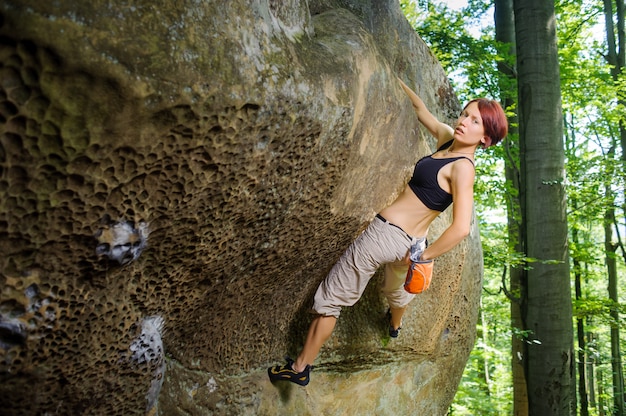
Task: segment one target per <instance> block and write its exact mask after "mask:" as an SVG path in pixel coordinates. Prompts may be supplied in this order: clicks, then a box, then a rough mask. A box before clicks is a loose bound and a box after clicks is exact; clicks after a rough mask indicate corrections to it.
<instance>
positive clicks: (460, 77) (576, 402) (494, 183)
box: [400, 0, 626, 416]
mask: <svg viewBox="0 0 626 416" xmlns="http://www.w3.org/2000/svg"><path fill="white" fill-rule="evenodd" d="M544 1H545V0H544ZM400 3H401V6H402V9H403V11H404V13H405V15H406V16H407V19H408V20H409V22H410V23H411V24H412V25H413V27H414V28H415V30H416V32H417V33H418V35H419V36H420V37H421V38H422V39H424V41H425V42H426V43H427V44H428V45H429V46H430V48H431V50H432V51H433V53H434V54H435V56H436V57H437V58H438V59H439V61H440V62H441V64H442V66H443V67H444V69H445V70H446V72H447V73H448V74H449V76H450V79H451V82H452V83H453V85H454V89H455V91H456V92H457V94H458V95H459V99H460V101H461V102H467V101H469V100H470V99H472V98H475V97H477V96H486V97H489V98H494V99H497V100H499V101H500V102H502V103H504V104H506V105H507V112H508V113H509V115H510V120H511V127H512V128H511V134H510V135H509V137H508V138H507V142H506V144H505V145H503V146H496V147H495V148H490V149H488V150H487V151H485V153H484V154H482V155H479V156H478V157H477V178H478V181H477V184H476V188H475V193H476V195H475V200H476V212H477V218H478V221H479V222H480V230H481V239H482V244H483V249H484V258H485V279H484V292H483V296H482V304H481V314H480V322H479V326H478V337H477V342H476V345H475V348H474V350H473V351H472V354H471V357H470V360H469V361H468V364H467V366H466V369H465V373H464V376H463V379H462V381H461V384H460V386H459V390H458V392H457V394H456V397H455V401H454V403H453V404H452V406H451V408H450V413H449V414H450V415H483V416H485V415H515V416H524V415H528V414H533V412H532V404H531V408H530V410H529V408H528V404H527V403H528V402H531V403H532V401H533V395H534V394H535V391H534V390H530V389H529V390H527V380H526V379H525V377H527V376H528V375H527V374H524V371H526V372H530V371H532V370H529V369H528V366H526V367H524V365H523V362H524V358H525V354H526V353H527V349H528V348H539V350H540V347H541V346H542V340H541V339H539V338H537V337H534V336H533V334H532V332H533V331H532V330H531V329H529V328H526V327H524V325H523V323H524V322H523V321H524V320H523V319H521V320H520V319H519V317H518V316H516V314H519V313H520V312H519V310H520V305H524V296H525V292H524V288H523V286H524V282H525V281H524V273H525V271H528V270H532V269H533V268H534V267H538V265H539V264H540V263H542V262H543V263H546V261H545V260H538V259H536V258H532V257H530V256H528V254H527V250H524V245H523V244H520V241H519V236H518V232H519V230H518V229H517V228H516V227H518V226H519V225H520V223H522V222H523V221H524V219H523V215H521V213H520V207H519V193H520V188H519V187H520V184H519V175H520V159H523V157H524V156H523V152H520V151H519V149H520V143H519V136H518V135H517V131H518V130H517V127H518V124H517V123H518V121H517V118H516V116H517V111H518V104H517V96H518V91H517V85H516V81H517V79H516V78H517V77H516V75H517V71H516V56H515V55H516V53H515V51H516V49H515V45H514V44H511V42H502V40H501V39H502V38H501V36H500V35H497V34H496V23H497V20H498V14H495V13H494V11H495V10H494V6H498V7H500V9H501V10H499V12H500V15H501V13H502V9H503V8H504V7H507V8H511V9H513V0H507V1H497V0H496V1H494V0H467V1H462V0H458V1H437V0H400ZM519 3H527V4H526V5H525V6H527V7H528V6H529V4H528V3H532V1H530V2H524V1H519ZM517 7H520V6H519V5H517ZM550 7H552V5H550ZM494 17H495V19H494ZM554 17H555V22H556V43H557V50H558V66H559V68H558V71H559V74H560V77H559V78H560V94H561V108H560V109H559V110H560V112H559V113H558V114H560V115H561V116H562V126H563V130H562V136H563V142H562V143H563V144H562V147H563V148H562V153H563V160H564V168H565V181H564V184H563V187H564V189H565V200H566V207H565V211H566V218H565V220H566V225H567V230H568V232H567V234H568V235H567V239H568V245H567V250H568V252H569V259H568V260H566V262H568V263H569V270H568V272H567V273H569V283H570V284H569V287H570V295H571V304H569V303H568V302H563V303H564V305H562V307H563V310H564V313H565V315H564V316H566V317H567V319H568V320H569V319H570V318H569V316H572V318H573V319H571V321H572V322H571V334H570V335H571V338H572V339H573V346H572V351H573V354H572V360H571V369H572V371H571V375H570V376H571V381H570V383H571V391H572V395H571V398H570V399H569V406H570V408H569V410H567V411H566V412H564V413H562V414H567V413H569V414H572V415H574V414H576V415H582V416H587V415H594V416H595V415H597V416H604V415H619V416H624V415H625V413H624V412H625V410H624V402H625V401H626V397H625V392H624V376H623V374H624V361H625V360H624V359H622V353H621V352H622V351H626V341H625V340H624V339H623V338H622V337H620V331H621V333H623V332H624V330H625V329H626V320H624V319H623V316H624V314H625V313H626V307H625V305H626V302H625V299H624V294H625V293H626V283H625V282H624V280H625V279H624V278H623V277H622V276H624V270H625V268H626V266H625V264H626V250H625V247H624V242H623V238H624V236H625V235H626V228H625V212H626V203H625V199H624V195H625V191H626V188H625V187H624V183H625V173H624V172H625V169H624V166H625V164H626V156H625V152H624V150H625V147H626V128H625V127H626V109H625V106H624V104H625V102H626V72H625V71H624V70H623V65H624V63H623V62H624V49H625V45H624V37H625V34H624V17H625V16H624V1H623V0H614V1H611V0H557V1H555V2H554ZM500 24H502V22H500ZM518 29H519V28H518ZM496 39H498V40H496ZM518 42H519V39H518ZM517 46H518V47H520V46H521V45H517ZM518 50H519V49H518ZM546 64H548V63H546ZM418 92H419V91H418ZM521 148H522V149H523V146H521ZM522 170H523V169H522ZM516 230H517V232H516ZM540 231H541V230H539V231H538V232H540ZM546 238H549V236H546ZM525 251H526V252H525ZM555 262H556V261H555ZM520 276H521V277H520ZM520 279H521V284H520V282H519V280H520ZM545 284H546V286H547V285H550V284H551V281H549V280H547V281H546V282H545ZM522 309H523V308H522ZM516 311H517V312H516ZM568 311H570V312H569V313H570V314H571V315H569V316H568V315H567V312H568ZM521 315H522V318H523V312H522V313H521ZM545 318H546V320H549V319H550V318H551V317H550V316H546V317H545ZM520 365H521V368H522V370H521V373H522V374H521V375H520V374H515V373H516V371H515V370H514V368H515V367H516V366H520ZM524 368H525V370H524ZM520 403H521V404H520ZM524 403H525V404H524Z"/></svg>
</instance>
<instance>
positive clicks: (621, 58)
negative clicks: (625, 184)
mask: <svg viewBox="0 0 626 416" xmlns="http://www.w3.org/2000/svg"><path fill="white" fill-rule="evenodd" d="M615 5H616V18H617V30H615V28H614V27H613V5H612V2H611V1H610V0H604V20H605V23H606V35H607V37H606V39H607V59H608V61H609V64H610V65H611V66H612V69H611V75H612V76H613V80H614V81H618V80H619V78H620V75H621V74H622V73H623V71H624V67H625V66H626V57H625V56H626V33H625V28H624V14H625V13H626V11H625V10H624V0H616V1H615ZM615 32H617V42H616V38H615ZM622 97H623V96H622ZM618 104H620V105H622V106H623V105H626V100H624V99H623V98H620V99H619V100H618ZM619 132H620V143H621V147H622V168H623V169H622V172H624V171H626V152H625V151H626V121H625V120H624V119H623V118H622V119H621V120H620V123H619ZM622 174H623V173H622ZM607 194H608V196H610V195H612V190H611V189H610V184H607ZM622 208H623V211H626V206H623V207H622ZM614 223H615V209H614V208H610V209H609V210H607V212H606V215H605V224H604V235H605V250H606V264H607V273H608V278H609V287H608V290H609V298H610V299H611V300H612V301H613V302H614V305H617V303H618V302H619V296H618V292H617V287H618V282H617V264H616V251H617V246H616V245H615V244H614V243H613V227H614ZM610 314H611V367H612V370H613V371H612V373H613V413H614V414H615V415H618V416H624V415H625V414H626V409H625V406H624V401H625V397H624V394H625V392H624V375H623V371H622V358H621V352H620V333H619V311H618V309H617V307H616V306H613V307H612V308H611V312H610Z"/></svg>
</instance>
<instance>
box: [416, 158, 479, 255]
mask: <svg viewBox="0 0 626 416" xmlns="http://www.w3.org/2000/svg"><path fill="white" fill-rule="evenodd" d="M474 177H475V171H474V165H472V164H471V163H470V162H469V161H466V160H463V159H461V160H459V161H458V162H455V163H453V166H452V171H451V174H450V187H451V189H450V190H451V193H452V199H453V201H454V203H453V204H452V224H450V226H449V227H448V228H447V229H446V230H445V231H444V232H443V233H442V234H441V236H440V237H439V238H438V239H437V240H436V241H435V242H434V243H433V244H431V245H430V246H428V248H427V249H426V250H425V251H424V253H423V254H422V259H423V260H430V259H434V258H435V257H438V256H440V255H442V254H444V253H446V252H447V251H450V250H451V249H453V248H454V247H455V246H456V245H457V244H459V243H460V242H461V241H462V240H463V239H464V238H465V237H467V235H468V234H469V232H470V228H471V224H472V214H473V213H474Z"/></svg>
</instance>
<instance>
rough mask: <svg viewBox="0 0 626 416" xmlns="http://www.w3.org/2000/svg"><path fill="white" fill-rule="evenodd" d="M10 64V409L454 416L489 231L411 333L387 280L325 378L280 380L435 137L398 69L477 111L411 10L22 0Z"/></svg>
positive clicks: (352, 313)
mask: <svg viewBox="0 0 626 416" xmlns="http://www.w3.org/2000/svg"><path fill="white" fill-rule="evenodd" d="M157 4H158V5H157ZM0 58H1V59H0V62H1V63H0V123H1V124H0V128H1V131H0V134H1V136H0V252H1V253H2V256H1V257H0V267H1V270H0V272H1V274H0V286H1V292H0V353H1V359H0V407H1V408H2V409H3V414H7V415H13V414H20V415H21V414H27V415H35V414H75V415H78V414H85V415H87V414H89V415H98V414H103V415H116V414H119V415H129V414H142V413H146V414H163V415H177V414H181V415H182V414H194V415H206V414H215V415H232V414H248V415H253V414H259V415H275V414H301V415H310V414H313V415H318V414H319V415H321V414H324V415H351V414H354V415H361V414H377V415H385V414H416V415H442V414H445V413H446V410H447V408H448V406H449V404H450V402H451V401H452V399H453V396H454V392H455V390H456V387H457V385H458V382H459V379H460V376H461V374H462V371H463V368H464V365H465V361H466V360H467V357H468V355H469V351H470V350H471V347H472V344H473V341H474V327H475V322H476V315H477V308H478V299H479V296H480V287H481V276H482V270H481V258H482V256H481V251H480V244H479V240H478V233H477V231H476V229H474V230H473V232H472V235H471V236H470V237H469V238H467V239H466V240H465V241H464V242H463V243H462V244H461V245H460V246H459V247H457V248H456V249H455V250H454V251H453V252H451V253H449V254H447V255H445V256H442V257H441V258H440V259H438V261H437V264H436V267H435V274H436V277H435V279H434V281H433V284H432V287H431V289H429V291H427V292H426V293H425V294H423V295H421V296H419V297H418V298H416V300H415V301H414V302H413V303H412V305H411V307H410V309H409V311H408V313H407V316H406V317H405V321H404V327H403V330H402V334H401V337H400V338H399V339H398V340H393V341H390V340H389V338H388V336H387V335H386V330H387V329H386V323H385V321H384V318H383V316H384V313H385V311H386V309H387V306H386V304H385V301H384V300H383V298H382V297H381V296H380V293H379V291H378V288H377V284H376V283H377V282H375V281H376V280H378V277H375V278H374V279H373V280H374V281H372V283H371V284H370V286H369V288H368V290H367V292H366V294H365V296H364V297H363V299H362V300H361V301H360V302H359V303H358V304H357V305H356V306H355V307H354V308H350V309H348V310H346V311H344V313H343V315H342V317H341V319H340V320H339V323H338V326H337V329H336V331H335V333H334V335H333V337H332V338H331V340H330V341H329V342H328V344H327V345H326V346H325V348H324V349H323V351H322V353H321V356H320V357H319V361H318V363H317V364H318V365H317V367H316V369H315V371H314V372H313V377H312V381H311V383H310V384H309V386H308V387H306V388H295V386H290V385H289V386H284V385H276V386H274V385H272V384H271V383H269V381H268V380H267V376H266V367H267V366H269V365H271V364H274V363H277V362H279V361H282V358H283V356H284V355H285V354H295V353H296V352H297V350H298V349H299V347H300V346H301V344H302V341H303V339H304V335H305V331H306V329H307V326H308V324H309V322H310V315H309V314H308V309H309V307H310V305H311V300H312V294H313V292H314V291H315V289H316V287H317V285H318V284H319V282H320V281H321V280H322V279H323V278H324V276H325V274H326V272H327V271H328V270H329V269H330V267H331V266H332V264H333V263H334V261H335V260H336V259H337V258H338V257H339V256H340V255H341V253H342V252H343V250H344V249H345V248H346V246H347V245H348V244H349V243H350V241H351V240H352V239H353V238H354V237H355V236H356V235H358V233H359V232H360V231H361V230H362V229H363V228H364V227H365V226H366V224H367V223H368V222H369V221H370V220H371V219H372V218H373V216H374V214H375V213H376V212H377V211H378V210H380V209H382V208H383V207H384V206H385V205H386V204H388V203H389V202H391V201H392V200H393V198H394V197H395V196H396V195H397V193H398V192H399V191H400V190H401V189H402V188H403V187H404V185H405V183H406V180H407V178H408V176H409V174H410V172H411V171H412V167H413V165H414V163H415V162H416V160H417V159H418V158H419V157H420V156H422V155H424V154H426V153H428V152H429V151H430V150H431V148H432V146H433V141H432V139H431V138H430V137H428V136H427V135H425V134H423V132H422V131H421V130H420V128H419V126H418V122H417V120H416V117H415V115H414V113H413V111H412V109H411V106H410V103H409V101H408V99H407V98H406V97H405V96H404V94H403V93H402V91H401V89H400V87H399V85H398V83H397V81H396V76H401V77H402V78H404V79H405V80H407V82H409V84H410V85H411V86H413V87H414V88H415V89H416V90H418V91H419V93H420V94H421V95H422V96H423V98H424V100H425V101H426V103H427V105H429V107H430V108H431V109H432V110H433V111H434V112H435V113H437V114H438V115H439V117H441V118H443V119H449V120H451V119H452V118H453V117H454V116H455V114H456V112H457V111H458V103H457V101H456V99H455V96H454V94H453V93H452V91H451V89H450V86H449V84H448V83H447V81H446V76H445V74H444V73H443V71H442V69H441V68H440V67H439V64H438V63H437V62H436V60H435V59H434V58H433V56H432V55H431V53H430V52H429V51H428V49H427V47H426V46H425V45H424V44H423V43H422V42H421V41H420V40H419V38H418V37H417V36H416V35H415V33H414V32H413V31H412V29H411V28H410V26H409V24H408V23H407V22H406V20H405V19H404V17H403V15H402V14H401V11H400V8H399V5H398V3H397V1H396V0H377V1H368V0H309V1H308V2H307V1H296V0H282V1H277V0H261V1H255V2H249V1H241V0H232V1H228V2H216V1H208V2H200V1H196V0H183V1H163V2H157V3H155V2H150V1H146V0H139V1H135V2H130V3H129V2H126V1H118V0H113V1H110V0H107V1H104V0H91V1H82V2H76V1H66V0H59V1H54V2H52V1H40V0H5V1H3V2H2V3H1V4H0ZM449 220H450V213H449V212H446V213H444V214H443V215H442V216H441V217H440V219H438V220H437V221H436V222H435V223H434V225H433V227H432V228H431V235H430V236H429V237H430V238H431V239H434V238H436V237H437V235H438V234H439V233H441V231H442V230H443V229H444V228H445V226H446V224H447V223H448V222H449ZM279 384H280V383H279Z"/></svg>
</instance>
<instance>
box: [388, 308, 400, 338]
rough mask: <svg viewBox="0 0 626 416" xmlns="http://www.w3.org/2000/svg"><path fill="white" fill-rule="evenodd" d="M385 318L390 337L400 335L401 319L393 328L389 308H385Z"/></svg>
mask: <svg viewBox="0 0 626 416" xmlns="http://www.w3.org/2000/svg"><path fill="white" fill-rule="evenodd" d="M387 318H388V319H389V336H390V337H391V338H398V335H400V330H401V329H402V321H400V326H398V327H397V328H394V326H393V324H392V323H391V309H388V310H387Z"/></svg>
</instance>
